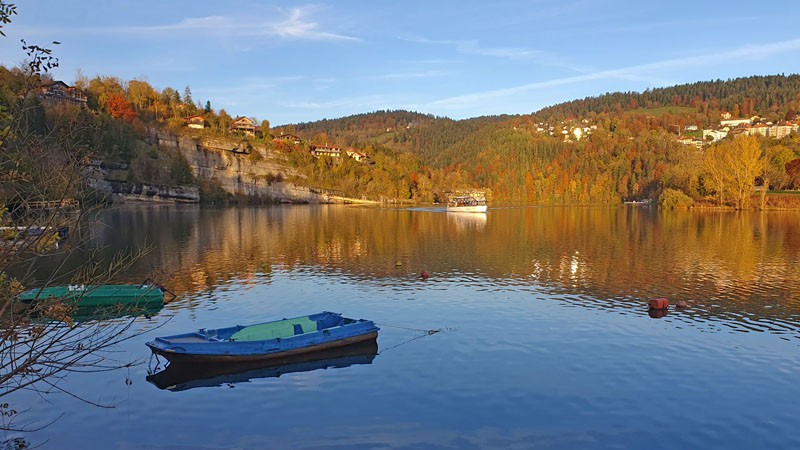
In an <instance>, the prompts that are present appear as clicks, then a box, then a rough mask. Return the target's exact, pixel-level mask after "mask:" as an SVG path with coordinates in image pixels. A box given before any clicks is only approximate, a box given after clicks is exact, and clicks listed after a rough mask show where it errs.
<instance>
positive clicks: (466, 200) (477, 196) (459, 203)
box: [447, 193, 488, 213]
mask: <svg viewBox="0 0 800 450" xmlns="http://www.w3.org/2000/svg"><path fill="white" fill-rule="evenodd" d="M487 209H488V207H487V206H486V197H485V196H484V195H483V194H482V193H472V194H465V195H454V196H452V197H450V201H449V202H447V212H472V213H485V212H486V210H487Z"/></svg>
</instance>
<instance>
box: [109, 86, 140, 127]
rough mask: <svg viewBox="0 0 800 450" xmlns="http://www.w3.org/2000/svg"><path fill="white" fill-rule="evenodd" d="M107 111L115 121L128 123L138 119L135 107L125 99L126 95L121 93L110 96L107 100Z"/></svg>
mask: <svg viewBox="0 0 800 450" xmlns="http://www.w3.org/2000/svg"><path fill="white" fill-rule="evenodd" d="M106 109H107V110H108V113H109V114H111V117H113V118H115V119H122V120H124V121H126V122H133V120H134V119H136V117H137V116H136V111H135V110H134V109H133V106H132V105H131V104H130V102H128V99H126V98H125V95H123V94H120V93H114V94H110V95H109V96H108V99H106Z"/></svg>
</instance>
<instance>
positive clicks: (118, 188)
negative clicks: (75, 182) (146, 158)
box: [89, 177, 200, 203]
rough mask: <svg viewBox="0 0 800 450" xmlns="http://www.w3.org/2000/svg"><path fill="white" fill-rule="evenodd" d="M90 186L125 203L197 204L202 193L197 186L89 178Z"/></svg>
mask: <svg viewBox="0 0 800 450" xmlns="http://www.w3.org/2000/svg"><path fill="white" fill-rule="evenodd" d="M89 185H90V186H91V187H93V188H94V189H97V190H99V191H103V192H110V193H111V194H113V196H114V197H115V198H116V199H119V200H123V201H134V202H135V201H141V202H165V203H197V202H199V201H200V192H199V190H198V189H197V187H195V186H155V185H150V184H141V183H128V182H125V181H109V180H103V179H100V178H94V177H91V178H89Z"/></svg>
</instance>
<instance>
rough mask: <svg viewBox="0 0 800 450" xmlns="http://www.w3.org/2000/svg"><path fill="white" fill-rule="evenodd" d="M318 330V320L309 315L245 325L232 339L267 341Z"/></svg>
mask: <svg viewBox="0 0 800 450" xmlns="http://www.w3.org/2000/svg"><path fill="white" fill-rule="evenodd" d="M315 331H317V322H316V321H315V320H311V319H309V318H308V317H298V318H296V319H288V320H281V321H278V322H270V323H262V324H259V325H252V326H249V327H244V328H242V329H241V330H239V331H237V332H236V333H234V334H233V335H232V336H231V337H230V340H232V341H240V342H241V341H265V340H268V339H276V338H289V337H292V336H296V335H298V334H305V333H313V332H315Z"/></svg>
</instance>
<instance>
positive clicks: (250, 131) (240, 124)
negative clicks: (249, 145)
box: [230, 116, 256, 136]
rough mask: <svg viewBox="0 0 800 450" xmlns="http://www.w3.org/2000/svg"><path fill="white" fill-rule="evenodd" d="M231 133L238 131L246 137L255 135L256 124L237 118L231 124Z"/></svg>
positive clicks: (246, 119) (243, 118)
mask: <svg viewBox="0 0 800 450" xmlns="http://www.w3.org/2000/svg"><path fill="white" fill-rule="evenodd" d="M230 128H231V131H239V132H242V133H244V134H246V135H248V136H255V135H256V124H255V122H253V121H252V120H250V118H248V117H244V116H239V117H237V118H235V119H233V122H231V127H230Z"/></svg>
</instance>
